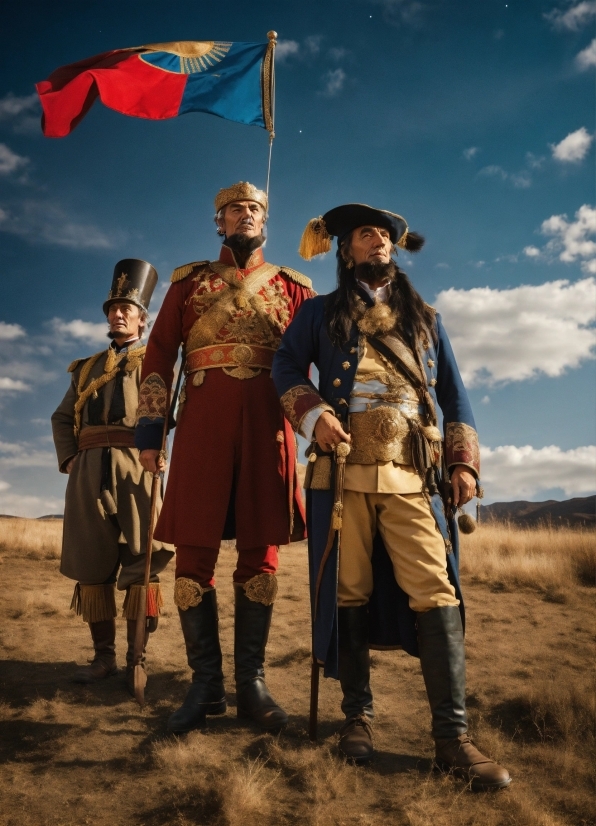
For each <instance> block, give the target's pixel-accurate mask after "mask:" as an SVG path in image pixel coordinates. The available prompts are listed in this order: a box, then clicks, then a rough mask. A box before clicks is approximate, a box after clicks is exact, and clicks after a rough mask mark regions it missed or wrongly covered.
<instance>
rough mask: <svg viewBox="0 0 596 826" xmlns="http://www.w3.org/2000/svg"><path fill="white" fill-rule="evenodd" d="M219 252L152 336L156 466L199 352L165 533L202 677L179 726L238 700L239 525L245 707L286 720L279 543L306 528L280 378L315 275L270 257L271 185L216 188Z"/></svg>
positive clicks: (182, 270) (146, 418)
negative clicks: (231, 687)
mask: <svg viewBox="0 0 596 826" xmlns="http://www.w3.org/2000/svg"><path fill="white" fill-rule="evenodd" d="M215 209H216V216H215V221H216V224H217V232H218V234H219V235H221V236H223V237H224V238H223V246H222V248H221V252H220V256H219V260H218V261H199V262H194V263H191V264H186V265H185V266H182V267H178V268H177V269H176V270H174V273H173V275H172V285H171V286H170V289H169V291H168V293H167V295H166V298H165V301H164V303H163V306H162V308H161V310H160V312H159V315H158V317H157V319H156V321H155V324H154V326H153V329H152V331H151V336H150V338H149V342H148V345H147V354H146V356H145V362H144V367H143V374H142V379H141V382H142V383H141V390H140V398H139V408H138V419H137V423H138V424H137V431H136V445H137V447H138V448H139V450H140V451H141V453H140V458H141V462H142V464H143V467H144V468H145V469H146V470H148V471H151V472H154V471H155V468H156V466H157V467H159V466H160V463H163V459H161V458H160V457H159V447H160V439H161V429H162V426H163V420H164V416H165V415H166V405H167V399H168V395H169V394H168V391H169V389H170V388H171V386H172V380H173V372H174V366H175V364H176V359H177V357H178V349H179V347H180V344H182V346H183V348H184V353H185V359H186V361H185V368H184V370H185V374H186V381H185V384H184V387H183V389H182V392H181V397H180V406H179V415H178V424H177V427H176V438H175V440H174V445H173V449H172V459H171V468H170V476H169V480H168V485H167V491H166V494H165V500H164V505H163V510H162V512H161V515H160V517H159V520H158V523H157V526H156V529H155V538H156V539H160V540H161V541H164V542H171V543H173V544H174V545H175V546H176V585H175V590H174V600H175V602H176V605H177V606H178V609H179V614H180V622H181V625H182V631H183V634H184V639H185V642H186V651H187V656H188V663H189V665H190V667H191V669H192V671H193V677H192V684H191V686H190V689H189V691H188V694H187V696H186V699H185V701H184V703H183V705H182V707H181V708H179V709H178V711H176V712H175V713H174V714H173V715H172V716H171V717H170V720H169V724H168V725H169V728H170V730H171V731H173V732H175V733H183V732H186V731H190V730H191V729H193V728H197V727H198V726H200V725H202V724H204V721H205V716H206V715H207V714H222V713H223V712H224V711H225V710H226V703H225V693H224V687H223V673H222V655H221V648H220V645H219V636H218V620H217V602H216V592H215V580H214V577H213V574H214V569H215V563H216V561H217V556H218V552H219V546H220V542H221V540H222V539H231V538H235V539H236V546H237V550H238V564H237V567H236V570H235V572H234V591H235V632H234V664H235V680H236V696H237V709H238V716H239V717H249V718H252V719H254V720H256V721H257V722H258V723H259V724H260V725H261V726H262V727H263V728H264V729H268V730H271V729H278V728H280V727H281V726H283V725H284V724H285V723H286V722H287V715H286V713H285V712H284V711H283V709H281V708H280V707H279V706H278V705H277V704H276V703H275V701H274V700H273V698H272V697H271V695H270V694H269V692H268V690H267V686H266V685H265V682H264V671H263V664H264V659H265V646H266V643H267V637H268V633H269V626H270V623H271V612H272V609H273V602H274V600H275V594H276V591H277V582H276V578H275V572H276V569H277V554H278V546H279V545H285V544H287V543H288V542H290V541H295V540H299V539H302V538H303V536H304V512H303V508H302V502H301V499H300V485H299V484H298V481H297V477H296V442H295V438H294V435H293V432H292V429H291V427H290V426H289V424H288V422H287V421H286V420H285V419H284V415H283V411H282V409H281V406H280V403H279V400H278V397H277V394H276V391H275V387H274V385H273V382H272V381H271V374H270V371H271V365H272V362H273V355H274V353H275V351H276V349H277V347H278V345H279V342H280V339H281V336H282V334H283V332H284V330H285V329H286V327H287V326H288V324H289V323H290V321H291V320H292V318H293V317H294V315H295V314H296V312H297V310H298V308H299V307H300V305H301V304H302V302H303V301H305V300H306V299H307V298H310V297H312V296H313V295H314V293H313V291H312V288H311V282H310V280H309V279H308V278H306V277H305V276H304V275H302V274H300V273H298V272H296V271H295V270H291V269H289V268H286V267H278V266H275V265H273V264H267V263H266V262H265V260H264V258H263V252H262V245H263V243H264V240H265V239H264V236H263V228H264V225H265V222H266V220H267V196H266V195H265V193H264V192H261V191H260V190H258V189H256V188H255V187H254V186H253V185H252V184H249V183H244V182H240V183H238V184H235V185H234V186H232V187H230V188H229V189H222V190H220V192H219V193H218V195H217V197H216V199H215Z"/></svg>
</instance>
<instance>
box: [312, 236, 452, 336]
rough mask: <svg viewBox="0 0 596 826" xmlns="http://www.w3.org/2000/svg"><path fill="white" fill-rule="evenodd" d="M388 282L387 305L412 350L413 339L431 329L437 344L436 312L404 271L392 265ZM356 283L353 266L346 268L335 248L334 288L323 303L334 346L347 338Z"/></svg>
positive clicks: (354, 308)
mask: <svg viewBox="0 0 596 826" xmlns="http://www.w3.org/2000/svg"><path fill="white" fill-rule="evenodd" d="M394 265H395V272H394V276H393V278H392V280H391V282H390V284H389V295H388V299H387V304H388V306H389V308H390V309H391V310H392V311H393V312H394V313H395V314H396V316H397V318H398V319H399V324H400V328H399V332H400V333H401V335H402V336H403V337H404V338H405V339H406V341H407V343H408V344H409V345H410V347H411V348H412V349H414V348H415V347H416V340H417V339H419V338H425V337H426V331H430V334H431V336H432V337H433V339H434V340H435V343H436V332H435V313H434V310H433V309H432V307H429V305H428V304H426V303H425V301H424V300H423V298H422V296H421V295H420V294H419V293H418V292H417V290H415V289H414V287H413V286H412V282H411V281H410V279H409V278H408V276H407V275H406V273H405V272H404V271H403V270H402V269H400V268H399V267H398V266H397V264H395V262H394ZM357 289H358V283H357V281H356V276H355V274H354V269H353V268H348V267H347V265H346V262H345V261H344V259H343V257H342V254H341V250H338V251H337V291H336V292H334V293H331V294H330V295H329V297H328V299H327V303H326V305H325V317H326V321H327V332H328V334H329V338H330V339H331V341H332V343H333V344H334V345H335V346H336V347H342V346H343V345H344V344H345V342H346V341H347V340H348V339H349V337H350V331H351V329H352V324H353V322H354V315H355V311H356V308H357Z"/></svg>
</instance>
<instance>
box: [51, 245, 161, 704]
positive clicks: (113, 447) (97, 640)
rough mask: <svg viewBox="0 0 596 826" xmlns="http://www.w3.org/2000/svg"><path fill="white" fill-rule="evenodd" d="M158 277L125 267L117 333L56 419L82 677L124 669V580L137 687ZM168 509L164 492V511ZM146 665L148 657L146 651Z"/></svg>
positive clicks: (67, 566)
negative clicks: (119, 633) (147, 374)
mask: <svg viewBox="0 0 596 826" xmlns="http://www.w3.org/2000/svg"><path fill="white" fill-rule="evenodd" d="M156 283H157V273H156V271H155V270H154V268H153V267H152V266H151V264H148V263H147V262H146V261H140V260H138V259H125V260H123V261H119V262H118V264H116V267H115V270H114V278H113V282H112V288H111V290H110V293H109V295H108V300H107V301H106V302H105V303H104V305H103V310H104V313H105V314H106V316H107V320H108V325H109V332H108V337H109V338H111V339H112V343H111V345H110V346H109V347H108V348H107V350H102V351H101V352H99V353H96V354H95V355H93V356H91V357H89V358H83V359H77V360H76V361H74V362H73V363H72V364H71V365H70V367H69V368H68V372H69V373H70V374H71V382H70V387H69V388H68V390H67V392H66V395H65V396H64V398H63V400H62V402H61V403H60V405H59V406H58V408H57V410H56V411H55V413H54V414H53V416H52V430H53V434H54V444H55V447H56V453H57V456H58V466H59V469H60V472H61V473H68V474H69V479H68V485H67V487H66V501H65V508H64V535H63V541H62V559H61V563H60V571H61V573H63V574H64V575H65V576H67V577H69V578H70V579H74V580H76V581H77V584H76V585H75V591H74V595H73V600H72V605H71V608H74V609H75V611H76V613H77V614H78V615H82V617H83V620H84V621H85V622H87V623H89V628H90V630H91V638H92V640H93V647H94V651H95V656H94V659H93V660H92V662H91V664H90V665H88V666H85V667H83V668H80V669H79V670H78V671H77V672H76V673H75V675H74V677H73V679H74V681H75V682H79V683H94V682H97V681H98V680H102V679H104V678H105V677H109V676H112V675H113V674H116V673H117V667H116V651H115V638H116V623H115V617H116V613H117V612H116V603H115V586H116V582H117V584H118V589H119V590H121V591H126V597H125V601H124V616H125V617H126V619H127V640H128V651H127V654H126V666H127V684H128V687H129V690H130V691H131V693H133V680H132V678H133V648H134V635H135V626H136V617H137V613H138V599H139V597H140V594H141V586H142V583H143V579H144V571H145V558H146V557H145V552H146V542H147V531H148V526H149V513H150V498H151V477H150V475H149V474H147V473H145V471H144V470H143V467H142V465H141V463H140V462H139V455H138V450H137V449H136V448H135V447H134V426H135V420H136V414H137V407H138V392H139V385H140V378H141V367H142V365H143V358H144V355H145V346H144V345H143V344H142V341H141V338H142V335H143V332H144V329H145V326H146V324H147V313H148V308H149V301H150V299H151V295H152V293H153V290H154V288H155V285H156ZM159 507H161V496H160V498H159V502H158V509H159ZM172 554H173V549H172V548H171V546H167V545H164V544H163V543H160V542H154V544H153V553H152V563H151V584H150V589H149V599H148V604H149V607H148V614H149V619H148V622H147V633H146V639H145V645H146V643H147V639H148V635H149V633H150V632H151V631H154V630H155V629H156V628H157V618H158V614H159V607H160V604H161V593H160V586H159V577H158V573H159V572H160V571H162V570H163V569H164V568H165V566H166V565H167V564H168V562H169V560H170V559H171V557H172ZM143 665H144V656H143Z"/></svg>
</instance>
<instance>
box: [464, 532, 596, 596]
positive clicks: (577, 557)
mask: <svg viewBox="0 0 596 826" xmlns="http://www.w3.org/2000/svg"><path fill="white" fill-rule="evenodd" d="M461 544H462V557H461V571H462V574H469V575H470V576H471V577H472V582H475V583H479V584H480V583H481V584H483V585H489V586H491V587H494V588H503V587H505V588H515V587H521V588H532V589H535V590H538V591H541V592H542V593H544V594H545V595H549V594H550V595H551V599H553V600H554V601H556V599H557V594H558V593H560V592H565V591H569V590H572V589H573V588H575V587H576V586H577V585H586V586H594V585H596V532H595V531H593V530H588V529H584V530H582V529H579V530H573V529H570V528H551V527H541V528H527V529H519V528H516V527H514V526H512V525H510V524H502V523H492V524H491V523H489V524H487V525H480V526H479V527H478V528H477V530H476V531H474V533H472V534H468V535H462V537H461Z"/></svg>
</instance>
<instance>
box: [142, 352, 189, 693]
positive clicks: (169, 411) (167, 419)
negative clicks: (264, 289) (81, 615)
mask: <svg viewBox="0 0 596 826" xmlns="http://www.w3.org/2000/svg"><path fill="white" fill-rule="evenodd" d="M184 363H185V358H184V352H183V353H182V363H181V365H180V370H179V372H178V379H177V381H176V389H175V390H174V397H173V399H172V404H171V405H170V394H169V393H168V398H167V402H166V411H165V412H166V415H165V416H164V422H163V430H162V433H161V450H160V451H159V456H160V457H164V458H165V455H166V440H167V438H168V431H169V429H170V427H169V426H170V424H171V423H172V422H173V421H174V419H173V416H174V408H175V406H176V400H177V398H178V392H179V390H180V382H181V380H182V374H183V373H184ZM174 425H175V422H174ZM174 425H172V426H174ZM161 476H162V474H161V472H160V471H159V470H156V471H155V473H154V474H153V478H152V480H151V507H150V511H149V529H148V531H147V550H146V552H145V577H144V579H143V588H142V591H141V595H140V599H139V613H138V614H137V625H136V629H135V641H134V651H133V663H134V672H133V674H134V692H135V700H136V701H137V703H138V704H139V705H140V706H141V708H143V706H144V705H145V686H146V685H147V672H146V671H145V669H144V668H143V665H142V661H143V649H144V648H145V631H146V628H147V592H148V590H149V579H150V577H151V554H152V552H153V531H154V530H155V511H156V510H157V491H158V488H159V483H160V480H161Z"/></svg>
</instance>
